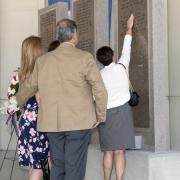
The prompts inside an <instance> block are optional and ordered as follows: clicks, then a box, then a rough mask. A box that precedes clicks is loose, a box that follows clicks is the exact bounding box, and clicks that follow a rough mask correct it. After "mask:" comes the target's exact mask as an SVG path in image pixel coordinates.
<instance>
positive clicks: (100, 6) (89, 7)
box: [73, 0, 109, 56]
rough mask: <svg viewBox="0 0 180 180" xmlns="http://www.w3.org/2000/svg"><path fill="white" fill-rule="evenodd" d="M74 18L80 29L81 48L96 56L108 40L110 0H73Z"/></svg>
mask: <svg viewBox="0 0 180 180" xmlns="http://www.w3.org/2000/svg"><path fill="white" fill-rule="evenodd" d="M73 2H74V3H73V19H74V20H75V21H76V23H77V26H78V30H79V39H80V43H79V48H82V49H84V50H87V51H89V52H91V53H92V54H93V55H94V56H95V53H96V50H97V49H98V48H99V47H101V46H107V45H108V44H109V40H108V0H73Z"/></svg>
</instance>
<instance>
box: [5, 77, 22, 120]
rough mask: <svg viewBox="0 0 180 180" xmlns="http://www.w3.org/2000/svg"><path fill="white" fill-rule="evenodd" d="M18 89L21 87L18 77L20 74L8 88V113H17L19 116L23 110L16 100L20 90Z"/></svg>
mask: <svg viewBox="0 0 180 180" xmlns="http://www.w3.org/2000/svg"><path fill="white" fill-rule="evenodd" d="M18 89H19V78H18V75H16V76H14V77H13V78H12V80H11V83H10V86H9V88H8V94H7V96H8V100H9V105H8V108H7V112H8V114H14V113H16V115H17V116H18V117H19V116H20V114H21V111H20V108H19V106H18V103H17V100H16V94H17V92H18ZM17 120H18V119H17Z"/></svg>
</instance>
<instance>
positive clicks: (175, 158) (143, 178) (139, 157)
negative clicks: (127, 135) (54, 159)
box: [85, 145, 180, 180]
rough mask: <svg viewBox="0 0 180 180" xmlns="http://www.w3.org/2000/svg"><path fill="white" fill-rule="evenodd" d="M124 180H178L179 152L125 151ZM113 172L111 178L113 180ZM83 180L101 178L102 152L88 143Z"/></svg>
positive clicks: (98, 179) (179, 176)
mask: <svg viewBox="0 0 180 180" xmlns="http://www.w3.org/2000/svg"><path fill="white" fill-rule="evenodd" d="M126 158H127V165H126V173H125V177H124V180H179V179H180V170H179V168H180V152H172V151H170V152H158V153H155V152H150V151H142V150H141V151H140V150H129V151H126ZM114 174H115V173H114V172H113V176H112V179H111V180H115V175H114ZM85 180H103V169H102V153H101V151H100V148H99V145H90V146H89V152H88V161H87V170H86V177H85Z"/></svg>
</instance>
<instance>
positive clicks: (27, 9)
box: [0, 0, 45, 149]
mask: <svg viewBox="0 0 180 180" xmlns="http://www.w3.org/2000/svg"><path fill="white" fill-rule="evenodd" d="M44 3H45V2H44V0H26V1H24V0H14V1H11V0H1V1H0V104H1V103H2V102H3V101H4V100H5V99H6V93H7V87H8V84H9V81H10V79H11V77H12V75H13V74H14V73H13V71H14V70H15V69H17V67H18V66H19V64H20V54H21V43H22V41H23V39H24V38H26V37H28V36H30V35H37V34H38V9H40V8H43V7H44ZM5 119H6V116H2V115H0V149H2V148H6V146H7V142H8V139H9V132H8V130H7V128H6V126H5Z"/></svg>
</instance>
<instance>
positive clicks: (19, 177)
mask: <svg viewBox="0 0 180 180" xmlns="http://www.w3.org/2000/svg"><path fill="white" fill-rule="evenodd" d="M14 153H15V152H14V151H9V152H8V154H7V159H6V160H5V161H4V163H3V167H2V169H1V171H0V180H10V176H11V170H12V166H13V161H12V160H13V158H14ZM3 157H4V151H0V167H1V164H2V160H3ZM11 180H28V171H27V170H26V169H22V168H20V167H19V165H18V162H17V158H16V161H15V164H14V169H13V173H12V178H11Z"/></svg>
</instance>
